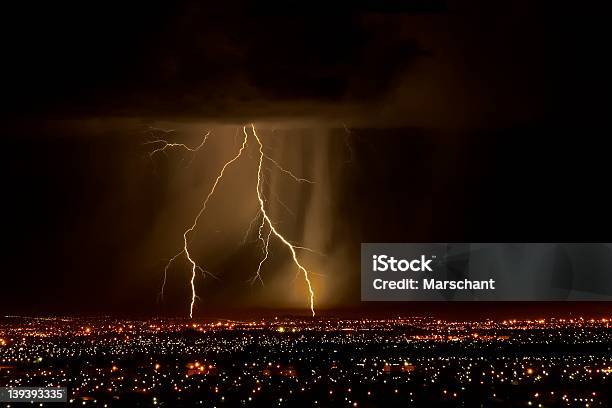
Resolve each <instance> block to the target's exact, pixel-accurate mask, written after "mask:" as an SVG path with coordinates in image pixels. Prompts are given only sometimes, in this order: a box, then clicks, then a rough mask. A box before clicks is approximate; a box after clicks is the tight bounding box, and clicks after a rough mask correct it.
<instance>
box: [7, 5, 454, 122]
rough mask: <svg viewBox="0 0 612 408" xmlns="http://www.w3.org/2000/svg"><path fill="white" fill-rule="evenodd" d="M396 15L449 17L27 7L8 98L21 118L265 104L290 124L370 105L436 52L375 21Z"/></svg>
mask: <svg viewBox="0 0 612 408" xmlns="http://www.w3.org/2000/svg"><path fill="white" fill-rule="evenodd" d="M388 10H395V11H396V12H400V13H401V14H405V15H412V14H418V13H422V12H443V11H444V5H443V3H440V2H436V1H429V2H422V1H421V2H413V4H412V6H410V2H409V3H407V4H404V5H402V3H399V2H392V1H389V2H381V3H380V4H379V3H376V2H362V4H357V5H356V7H354V8H350V9H345V8H344V7H340V6H339V5H337V6H334V5H330V4H327V3H324V2H320V3H317V2H315V3H309V4H308V5H304V4H303V3H299V2H280V1H276V2H272V3H268V4H266V5H265V6H263V7H262V6H261V4H260V3H259V2H244V1H243V2H235V1H230V2H223V3H222V4H219V3H217V2H215V3H212V2H211V3H208V4H206V3H200V2H187V3H182V4H180V5H179V4H174V3H156V2H148V3H146V4H123V3H122V4H112V3H111V4H109V3H103V2H99V3H93V4H92V3H88V4H87V5H85V4H82V5H72V4H71V5H70V6H68V5H64V6H62V5H56V4H54V5H47V6H45V5H42V6H37V8H36V9H32V10H30V9H28V10H23V9H22V10H19V11H16V12H15V14H14V15H15V19H14V20H13V22H12V23H11V24H10V25H9V27H5V30H6V34H7V35H10V36H11V37H13V38H15V39H18V42H14V43H12V46H11V47H10V48H9V53H8V55H10V58H7V59H6V61H7V63H6V64H5V67H4V69H5V70H6V73H5V75H4V79H5V80H6V83H5V85H6V91H5V92H6V93H5V98H6V99H8V100H10V101H11V104H10V105H11V110H12V111H13V112H14V113H25V114H30V113H45V114H49V113H51V112H54V113H55V114H63V115H90V116H91V115H98V116H99V115H131V116H138V115H143V116H162V115H165V116H177V115H182V116H190V115H201V116H208V117H210V116H224V115H231V114H232V113H233V112H231V111H232V110H240V109H244V110H245V111H246V112H247V113H252V112H257V111H258V108H257V105H258V104H265V105H266V106H267V108H266V109H268V111H267V113H268V114H275V113H277V114H283V113H285V111H286V110H287V109H286V108H283V106H288V105H286V104H287V103H290V102H302V103H304V102H306V103H307V104H308V103H310V104H312V103H319V102H334V103H336V102H343V103H346V104H351V103H362V102H365V101H371V100H372V99H377V98H380V97H381V96H382V95H384V94H385V93H386V92H387V91H388V90H389V88H390V86H391V85H392V84H394V83H395V82H396V81H397V78H398V77H399V76H400V75H402V74H403V73H404V71H405V70H406V69H407V68H408V67H409V66H410V64H411V63H412V62H413V61H414V60H415V59H417V58H419V57H421V56H423V55H424V54H425V52H424V50H422V49H420V48H419V46H418V44H417V43H416V42H415V41H414V39H413V38H410V37H407V36H405V35H402V33H401V24H398V23H397V22H396V23H394V24H390V23H387V24H380V23H378V24H371V22H369V21H368V16H369V15H372V14H373V13H380V12H383V13H384V12H387V11H388ZM401 14H400V15H401ZM283 104H285V105H283ZM231 106H237V107H239V108H238V109H236V108H233V109H232V108H231ZM259 110H260V109H259ZM228 111H229V112H228ZM275 111H277V112H275Z"/></svg>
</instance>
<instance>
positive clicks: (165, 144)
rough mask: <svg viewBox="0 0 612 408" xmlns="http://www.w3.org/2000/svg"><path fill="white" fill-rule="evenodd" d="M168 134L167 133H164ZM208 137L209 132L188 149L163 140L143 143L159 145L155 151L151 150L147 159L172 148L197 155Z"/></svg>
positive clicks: (182, 144) (185, 146)
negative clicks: (198, 142) (197, 143)
mask: <svg viewBox="0 0 612 408" xmlns="http://www.w3.org/2000/svg"><path fill="white" fill-rule="evenodd" d="M166 133H169V132H166ZM209 135H210V132H206V134H205V135H204V138H203V139H202V142H201V143H200V144H199V145H197V146H195V147H189V146H187V145H186V144H184V143H170V142H168V141H167V140H164V139H155V140H149V141H148V142H145V144H159V145H161V147H158V148H157V149H154V150H152V151H151V152H150V153H149V157H153V156H155V155H156V154H158V153H165V152H166V150H168V149H171V148H173V147H180V148H183V149H185V150H187V151H189V152H192V153H197V152H198V151H199V150H200V149H201V148H202V147H204V145H205V144H206V141H207V140H208V136H209Z"/></svg>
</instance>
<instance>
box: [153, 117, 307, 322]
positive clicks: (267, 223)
mask: <svg viewBox="0 0 612 408" xmlns="http://www.w3.org/2000/svg"><path fill="white" fill-rule="evenodd" d="M251 130H252V135H253V136H252V137H253V138H254V139H255V141H256V142H257V146H258V153H259V158H258V166H257V184H256V193H257V201H258V203H259V208H258V211H257V214H256V216H255V218H254V219H253V220H252V221H251V223H250V224H249V228H248V230H247V232H246V235H245V237H244V239H243V242H246V240H247V237H248V235H249V232H250V230H251V228H252V226H253V224H254V222H255V221H256V220H258V219H259V218H260V217H261V223H260V224H259V228H258V231H257V235H258V239H259V241H260V242H261V244H262V254H263V257H262V259H261V260H260V261H259V264H258V266H257V270H256V273H255V275H254V276H253V277H252V278H251V279H250V282H251V283H254V282H255V281H256V280H259V281H260V282H261V284H262V285H263V279H262V276H261V268H262V265H263V264H264V263H265V262H266V260H267V259H268V255H269V246H270V238H271V237H272V235H274V236H275V237H276V238H278V239H279V241H280V242H281V243H282V244H283V245H284V246H286V247H287V249H288V250H289V252H290V254H291V258H292V260H293V263H294V264H295V265H296V267H297V268H298V273H301V274H302V275H303V277H304V280H305V282H306V284H307V287H308V293H309V304H310V311H311V313H312V315H313V316H314V315H315V310H314V298H315V293H314V289H313V286H312V282H311V280H310V273H309V271H308V270H307V269H306V268H305V267H304V266H303V265H302V264H301V263H300V261H299V259H298V256H297V252H296V250H300V249H301V250H307V251H311V252H313V253H318V252H317V251H314V250H312V249H309V248H306V247H303V246H299V245H295V244H293V243H291V242H290V241H288V240H287V239H286V238H285V237H284V236H283V235H282V234H281V233H280V232H279V231H278V230H277V229H276V227H275V226H274V224H273V223H272V220H271V219H270V216H269V213H268V212H267V211H266V207H265V202H266V200H265V197H264V194H263V191H262V189H263V182H264V176H263V173H262V170H263V167H264V166H263V163H264V160H267V161H269V162H271V163H272V164H274V166H275V167H276V168H278V170H280V171H281V172H282V173H283V174H285V175H287V176H289V177H291V178H292V179H293V180H294V181H296V182H298V183H309V184H313V183H314V182H313V181H311V180H309V179H306V178H301V177H297V176H296V175H294V174H293V173H292V172H291V171H289V170H286V169H285V168H284V167H282V166H281V165H280V164H279V163H278V162H277V161H276V160H274V159H272V158H271V157H269V156H268V155H267V154H265V153H264V146H263V143H262V141H261V139H260V138H259V136H258V135H257V132H256V130H255V126H254V125H251ZM242 132H243V134H244V138H243V140H242V145H241V146H240V149H239V150H238V152H237V153H236V155H235V156H233V157H232V158H231V159H230V160H228V161H227V162H226V163H225V164H224V165H223V167H222V168H221V170H220V171H219V173H218V174H217V177H216V178H215V181H214V183H213V185H212V187H211V189H210V191H209V192H208V194H207V195H206V197H205V198H204V201H203V203H202V206H201V207H200V211H199V212H198V213H197V214H196V216H195V218H194V220H193V223H192V224H191V226H190V227H189V228H187V229H186V230H185V232H184V233H183V248H182V249H181V251H180V252H178V253H177V254H175V255H174V256H173V257H172V258H170V259H169V260H168V263H167V264H166V266H165V267H164V279H163V283H162V287H161V292H160V296H161V297H162V298H163V294H164V289H165V286H166V280H167V276H168V270H169V268H170V266H171V265H172V263H173V262H174V261H175V260H176V259H177V258H179V257H180V256H181V255H183V254H184V255H185V258H186V259H187V261H189V264H190V265H191V279H190V286H191V302H190V305H189V317H190V318H193V310H194V306H195V302H196V300H197V299H199V297H198V296H197V294H196V288H195V278H196V275H197V273H196V272H198V271H199V272H201V273H202V274H203V275H207V274H208V275H211V276H213V277H215V276H214V275H212V274H211V273H210V272H207V271H205V270H204V269H203V268H202V267H200V266H199V265H198V264H197V262H196V261H195V260H194V259H193V256H192V254H191V253H190V251H189V236H190V235H191V233H192V232H193V231H194V230H195V229H196V228H197V226H198V222H199V220H200V218H201V217H202V215H203V214H204V212H205V211H206V207H207V205H208V202H209V200H210V199H211V197H212V196H213V195H214V193H215V190H216V188H217V186H218V184H219V182H220V181H221V179H222V178H223V175H224V173H225V170H226V169H227V168H228V167H229V166H230V165H232V164H233V163H234V162H235V161H237V160H238V159H239V158H240V157H241V156H242V153H243V151H244V150H245V148H246V147H247V145H248V141H249V133H248V132H247V128H246V126H243V128H242ZM209 135H210V132H208V133H206V135H205V136H204V139H203V140H202V142H201V143H200V144H199V145H198V146H196V147H189V146H187V145H185V144H183V143H170V142H167V141H166V140H163V139H156V140H152V141H150V142H148V144H156V143H157V144H160V145H161V147H158V148H156V149H155V150H153V151H152V152H150V154H149V155H150V156H151V157H153V156H154V155H155V154H157V153H165V151H166V150H167V149H170V148H182V149H185V150H187V151H189V152H192V153H196V152H198V151H199V150H200V149H201V148H202V147H204V145H205V144H206V141H207V139H208V136H209ZM277 199H278V198H277ZM278 200H280V199H278ZM266 228H267V230H268V233H267V234H264V230H265V229H266ZM264 235H265V237H264ZM215 278H216V277H215Z"/></svg>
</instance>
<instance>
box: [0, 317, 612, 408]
mask: <svg viewBox="0 0 612 408" xmlns="http://www.w3.org/2000/svg"><path fill="white" fill-rule="evenodd" d="M0 321H1V325H0V338H1V341H0V386H3V387H7V386H8V387H16V386H34V387H40V386H61V387H67V388H68V390H69V393H68V396H69V403H70V404H72V405H74V406H76V405H79V406H82V405H85V406H117V405H122V406H126V405H134V404H141V405H145V406H177V405H178V406H181V405H184V406H192V405H199V406H210V407H223V406H245V407H248V406H322V407H323V406H346V407H348V406H353V407H357V406H365V407H367V406H383V405H384V406H388V405H395V404H398V405H403V406H421V405H423V404H425V403H430V402H435V403H436V404H438V405H442V406H467V407H469V406H480V405H481V404H483V406H508V405H507V404H508V403H511V404H512V405H513V406H536V407H545V406H565V407H606V406H609V403H610V392H609V389H610V385H611V384H612V354H611V353H610V348H611V347H612V330H611V329H610V319H609V318H597V319H587V318H574V319H541V320H505V321H492V320H484V321H445V320H437V319H433V318H427V317H399V316H398V317H396V318H394V319H386V320H381V319H361V320H347V319H340V318H320V319H311V318H306V317H277V318H271V319H264V320H252V321H236V320H216V321H212V320H211V321H197V320H194V321H191V320H189V321H188V320H183V319H153V320H118V319H114V318H92V319H79V318H28V317H15V316H6V317H4V318H2V319H1V320H0Z"/></svg>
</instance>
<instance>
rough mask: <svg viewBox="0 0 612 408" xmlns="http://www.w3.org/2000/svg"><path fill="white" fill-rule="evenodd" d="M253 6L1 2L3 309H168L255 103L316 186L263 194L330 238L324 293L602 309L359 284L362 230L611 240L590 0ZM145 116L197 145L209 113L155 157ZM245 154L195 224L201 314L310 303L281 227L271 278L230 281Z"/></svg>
mask: <svg viewBox="0 0 612 408" xmlns="http://www.w3.org/2000/svg"><path fill="white" fill-rule="evenodd" d="M259 3H261V2H255V1H253V2H236V1H225V2H214V3H212V2H211V3H210V4H208V5H206V4H199V2H187V3H180V4H179V3H172V4H169V3H168V4H166V3H164V2H146V3H145V2H143V3H133V4H121V3H117V4H114V3H112V2H111V3H109V2H93V3H79V4H70V5H68V4H65V5H59V4H56V3H53V4H51V3H50V4H48V5H40V6H39V5H37V6H31V7H28V8H25V7H21V8H18V9H9V10H6V13H3V14H4V16H5V20H6V21H5V23H3V26H2V28H1V30H2V44H3V58H2V66H1V68H0V71H1V73H2V75H1V78H2V79H1V81H2V100H3V102H4V103H3V105H4V106H3V109H2V116H3V122H4V125H3V127H2V128H1V130H0V134H1V136H2V143H3V153H4V154H3V158H2V160H1V163H2V174H3V175H4V177H3V179H4V183H3V202H4V206H5V209H4V213H3V214H4V223H3V225H4V238H5V244H4V248H5V251H6V254H5V257H4V259H3V262H2V265H3V266H2V269H1V271H2V272H1V276H2V284H1V285H0V291H1V292H0V312H2V313H3V314H54V313H67V314H100V313H104V314H115V315H142V316H151V315H177V316H184V315H185V314H186V313H187V307H188V305H187V303H188V299H187V298H188V293H187V292H188V288H187V283H188V270H187V269H188V268H187V266H186V265H184V264H183V263H181V262H179V263H178V264H177V265H176V266H175V268H173V270H172V271H171V274H170V275H169V291H168V293H167V296H166V299H165V301H164V302H161V303H158V302H157V293H158V291H159V286H160V283H161V279H162V274H163V267H164V263H165V260H167V259H168V258H169V257H171V256H172V255H174V253H175V252H176V251H177V250H179V249H180V246H181V234H182V231H183V230H184V228H185V226H186V225H188V224H189V223H190V220H191V219H192V217H193V215H194V213H195V212H197V209H198V208H199V207H198V206H199V203H200V202H201V199H202V197H203V195H204V194H205V192H206V191H207V188H209V187H210V183H211V181H212V179H213V178H214V175H215V174H216V171H218V168H219V166H220V164H222V163H223V161H224V160H226V159H227V158H228V157H231V155H232V154H233V152H235V143H236V140H235V137H234V135H235V130H236V129H237V128H239V127H240V126H242V124H245V123H251V122H254V123H255V124H256V125H257V126H258V128H259V129H261V134H262V136H263V137H264V139H265V140H266V141H267V142H268V143H269V146H270V149H271V150H270V154H271V155H274V156H275V157H276V158H277V159H278V160H279V161H282V162H283V165H286V166H287V167H291V168H292V169H294V170H296V171H298V172H299V173H304V174H305V175H306V176H309V177H313V178H315V179H317V181H319V183H318V184H317V187H316V188H313V189H311V190H309V188H310V187H309V186H302V185H299V186H295V185H293V184H292V183H287V182H286V180H285V181H283V180H282V179H281V178H280V177H276V178H271V180H272V182H273V183H271V185H270V186H269V187H268V188H269V190H268V191H269V192H270V194H272V193H274V194H278V195H279V197H281V196H282V198H283V199H284V204H286V205H287V206H288V207H290V209H292V210H291V212H289V211H284V212H283V210H282V209H281V208H280V207H278V205H277V207H278V208H277V210H278V212H276V213H275V214H277V216H278V219H279V221H280V222H281V224H280V225H282V226H283V228H285V231H286V233H287V234H288V235H291V236H292V237H295V239H296V240H299V239H300V238H302V239H305V240H307V241H308V243H309V245H311V246H314V247H316V248H317V249H320V250H321V251H322V252H324V253H325V254H326V255H327V256H326V257H322V258H321V259H318V258H316V257H314V258H308V259H311V261H312V264H313V265H315V267H316V268H317V271H320V273H321V274H324V275H325V276H319V277H316V279H317V285H316V286H317V288H318V289H320V291H321V303H320V309H321V310H322V311H326V313H330V314H334V313H347V314H349V313H350V314H376V313H382V314H385V313H387V314H388V313H396V312H397V313H401V314H409V313H417V314H426V313H433V314H438V315H448V316H453V317H464V316H468V317H469V316H502V315H504V316H505V315H510V314H513V313H519V314H526V315H535V316H537V315H540V314H568V313H572V314H579V313H583V312H584V313H592V314H597V315H599V314H603V313H606V312H609V311H610V310H612V305H610V304H609V303H590V304H587V303H567V304H559V303H549V304H536V303H522V304H507V303H504V304H487V305H486V308H483V306H482V305H481V304H455V303H453V304H445V303H438V304H429V303H420V304H416V303H402V304H395V303H394V304H391V303H385V304H367V305H366V304H360V302H359V265H358V262H359V245H360V243H361V242H598V241H599V242H611V241H610V240H611V239H612V233H611V231H612V219H611V217H610V209H611V208H612V198H610V195H609V193H608V190H609V187H608V186H609V184H610V183H609V174H610V165H609V163H610V158H609V156H610V153H609V151H610V150H609V148H608V143H606V139H607V138H608V135H609V132H608V131H606V130H605V129H607V128H608V126H607V124H606V123H605V122H606V119H607V117H608V115H607V110H606V109H605V100H606V96H605V92H604V91H603V89H604V83H606V80H607V78H608V76H609V70H608V69H607V68H608V67H607V66H606V64H605V63H604V62H602V60H603V55H602V52H603V50H604V49H605V47H606V44H605V42H604V40H603V38H604V36H603V28H602V27H603V26H602V25H600V24H598V22H597V21H596V20H597V19H596V17H594V15H595V14H596V13H595V11H594V10H576V9H575V8H573V7H567V8H566V7H565V6H562V5H559V4H557V3H554V4H553V3H547V2H537V4H533V3H534V2H528V1H516V2H495V5H492V4H490V2H485V1H482V2H480V1H472V2H453V1H448V2H444V1H392V0H388V1H363V2H356V4H355V5H354V6H353V8H340V7H339V6H330V5H329V4H326V3H325V2H308V3H304V2H293V1H284V2H280V1H279V2H275V1H273V2H267V3H268V5H267V6H265V7H262V6H261V4H259ZM574 7H578V5H574ZM153 128H163V129H174V130H175V132H172V133H171V134H170V135H171V136H170V137H172V138H174V139H173V140H172V141H178V142H182V143H189V144H196V145H197V144H198V143H199V140H200V139H201V136H202V134H203V133H204V132H205V131H207V130H211V131H212V135H213V136H212V138H211V142H210V149H209V150H208V151H204V152H202V153H198V155H197V156H195V157H193V160H191V159H192V157H191V156H189V155H181V154H176V153H172V154H169V155H167V156H163V155H162V156H161V157H154V158H150V157H149V156H148V153H149V152H150V146H148V145H145V144H143V143H144V142H146V141H147V140H149V139H151V138H155V137H158V136H159V135H160V132H159V131H156V130H154V129H153ZM166 136H167V135H166ZM251 160H252V159H251ZM249 166H252V161H251V163H250V164H249V161H248V160H245V162H244V163H242V164H240V165H239V166H238V167H237V168H236V169H235V173H234V174H233V179H232V180H233V181H231V180H230V179H229V178H228V182H227V183H226V186H225V187H224V190H222V191H220V194H219V197H218V198H217V200H216V204H215V206H216V207H214V206H213V207H212V208H211V217H210V219H207V221H206V222H205V224H204V226H203V228H202V230H201V231H200V232H199V233H198V239H197V241H195V242H194V252H196V253H197V254H198V255H199V257H200V260H201V261H202V262H203V263H206V264H207V266H208V267H210V268H211V269H214V272H215V273H216V274H218V275H219V276H220V277H221V278H222V280H221V281H215V280H213V279H207V280H204V281H201V282H199V285H198V292H199V294H200V296H201V297H202V301H201V302H199V303H198V308H197V312H196V316H224V315H227V316H229V315H249V314H251V315H256V314H258V313H277V312H278V311H280V312H281V313H294V312H297V313H304V312H305V310H304V309H305V299H304V297H303V287H302V286H301V282H300V281H299V280H298V281H296V282H293V281H292V279H290V278H292V277H293V275H294V274H295V272H294V271H290V272H287V270H289V269H290V268H289V266H290V265H288V264H287V262H286V261H287V259H286V253H285V251H283V248H282V247H281V246H277V247H274V246H273V248H272V251H273V253H274V254H276V257H277V261H274V262H272V263H271V264H270V267H269V268H270V269H268V270H267V271H266V277H267V278H269V279H270V282H271V283H270V285H267V286H266V287H265V288H261V287H259V286H257V285H254V286H250V285H249V284H247V283H245V281H246V280H247V279H248V278H249V276H250V275H251V274H252V272H253V271H252V269H253V267H254V266H256V264H254V262H255V261H254V260H255V259H256V256H257V251H258V249H257V248H256V247H255V246H254V245H246V246H241V245H239V241H240V240H241V238H242V235H243V234H244V231H245V230H246V225H245V224H244V221H246V224H247V225H248V220H249V219H250V218H252V216H253V215H254V211H256V208H255V207H254V206H253V205H254V204H253V201H252V200H253V195H252V194H251V196H248V194H246V195H245V194H243V193H244V191H246V189H251V190H253V189H254V187H252V180H251V179H250V177H252V174H253V173H252V168H251V167H249ZM236 180H237V181H236ZM253 191H254V190H253ZM253 191H251V193H252V192H253ZM285 200H286V202H285ZM215 234H217V235H215ZM288 268H289V269H288ZM287 274H288V275H287ZM287 276H289V278H287Z"/></svg>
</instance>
